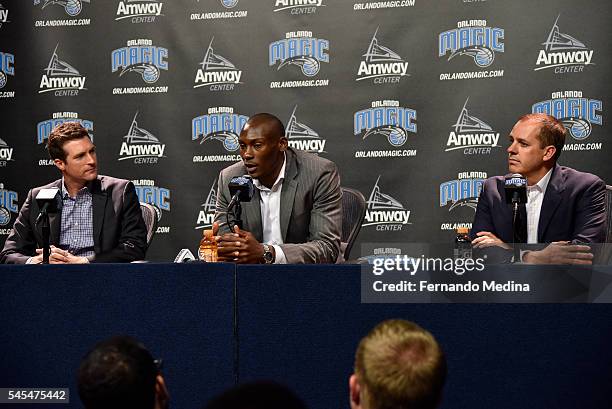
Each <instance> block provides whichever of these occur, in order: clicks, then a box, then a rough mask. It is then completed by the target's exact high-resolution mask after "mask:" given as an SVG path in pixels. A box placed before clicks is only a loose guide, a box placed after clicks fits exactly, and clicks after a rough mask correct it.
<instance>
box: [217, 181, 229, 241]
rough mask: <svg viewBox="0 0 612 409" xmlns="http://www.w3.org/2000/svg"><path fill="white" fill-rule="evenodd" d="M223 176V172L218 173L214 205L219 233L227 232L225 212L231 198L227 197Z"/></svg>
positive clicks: (227, 192) (227, 191)
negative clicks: (215, 202)
mask: <svg viewBox="0 0 612 409" xmlns="http://www.w3.org/2000/svg"><path fill="white" fill-rule="evenodd" d="M225 186H227V183H226V182H225V178H224V177H223V172H221V173H220V174H219V180H218V181H217V204H216V207H215V218H214V220H215V221H216V222H217V223H219V233H218V234H219V235H222V234H225V233H229V232H230V231H229V227H228V226H227V220H226V214H227V206H228V205H229V201H230V200H231V198H230V197H229V190H226V188H225Z"/></svg>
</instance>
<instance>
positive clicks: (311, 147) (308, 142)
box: [285, 105, 326, 153]
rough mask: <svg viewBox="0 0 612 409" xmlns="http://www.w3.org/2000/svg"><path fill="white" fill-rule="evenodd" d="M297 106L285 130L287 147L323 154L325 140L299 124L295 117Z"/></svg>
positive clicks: (306, 126)
mask: <svg viewBox="0 0 612 409" xmlns="http://www.w3.org/2000/svg"><path fill="white" fill-rule="evenodd" d="M297 107H298V106H297V105H296V106H295V107H294V108H293V112H291V116H290V117H289V121H287V126H286V129H285V135H286V136H287V139H288V141H289V146H290V147H292V148H293V149H299V150H302V151H307V152H310V153H323V152H325V143H326V141H325V139H323V138H321V137H320V136H319V134H318V133H317V132H316V131H315V130H313V129H312V128H311V127H309V126H308V125H304V124H303V123H301V122H299V121H298V120H297V118H296V116H295V111H296V110H297Z"/></svg>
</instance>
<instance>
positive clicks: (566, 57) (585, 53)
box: [533, 15, 593, 73]
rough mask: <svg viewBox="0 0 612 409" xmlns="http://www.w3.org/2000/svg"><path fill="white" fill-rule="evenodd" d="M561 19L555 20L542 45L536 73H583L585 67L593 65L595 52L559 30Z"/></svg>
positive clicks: (535, 69)
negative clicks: (542, 71) (546, 70)
mask: <svg viewBox="0 0 612 409" xmlns="http://www.w3.org/2000/svg"><path fill="white" fill-rule="evenodd" d="M559 17H561V15H558V16H557V19H556V20H555V23H554V24H553V26H552V28H551V30H550V32H549V33H548V38H547V39H546V41H545V42H543V43H542V45H543V46H544V49H543V50H540V52H539V53H538V59H537V61H536V66H537V67H536V68H534V69H533V70H534V71H540V70H545V69H548V68H554V70H555V72H556V73H567V72H582V71H583V70H584V67H585V66H587V65H591V64H593V63H592V62H591V60H592V59H593V50H588V49H587V46H586V45H584V43H583V42H581V41H580V40H577V39H576V38H574V37H572V36H571V35H569V34H565V33H562V32H561V31H560V29H559V26H558V24H557V23H558V22H559Z"/></svg>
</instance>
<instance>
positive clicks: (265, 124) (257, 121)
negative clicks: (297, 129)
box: [241, 112, 285, 142]
mask: <svg viewBox="0 0 612 409" xmlns="http://www.w3.org/2000/svg"><path fill="white" fill-rule="evenodd" d="M253 129H257V130H258V131H259V133H260V134H261V135H263V136H265V137H266V139H267V138H270V139H269V140H270V141H274V142H276V141H278V140H279V139H280V138H281V137H283V136H285V127H284V126H283V123H282V122H281V121H280V119H278V118H277V117H275V116H274V115H272V114H268V113H266V112H262V113H259V114H255V115H253V116H252V117H250V118H249V120H248V121H247V123H246V124H245V125H244V128H242V132H248V131H249V130H253ZM242 132H241V133H242Z"/></svg>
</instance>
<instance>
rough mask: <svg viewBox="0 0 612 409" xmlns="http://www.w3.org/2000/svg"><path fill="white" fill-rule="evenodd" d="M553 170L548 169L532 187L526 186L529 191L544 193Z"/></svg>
mask: <svg viewBox="0 0 612 409" xmlns="http://www.w3.org/2000/svg"><path fill="white" fill-rule="evenodd" d="M552 171H553V168H550V170H549V171H548V172H546V174H545V175H544V177H543V178H542V179H540V181H539V182H538V183H536V184H535V185H532V186H528V188H529V189H538V190H540V191H541V192H542V193H546V188H547V187H548V182H550V178H551V176H552Z"/></svg>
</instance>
